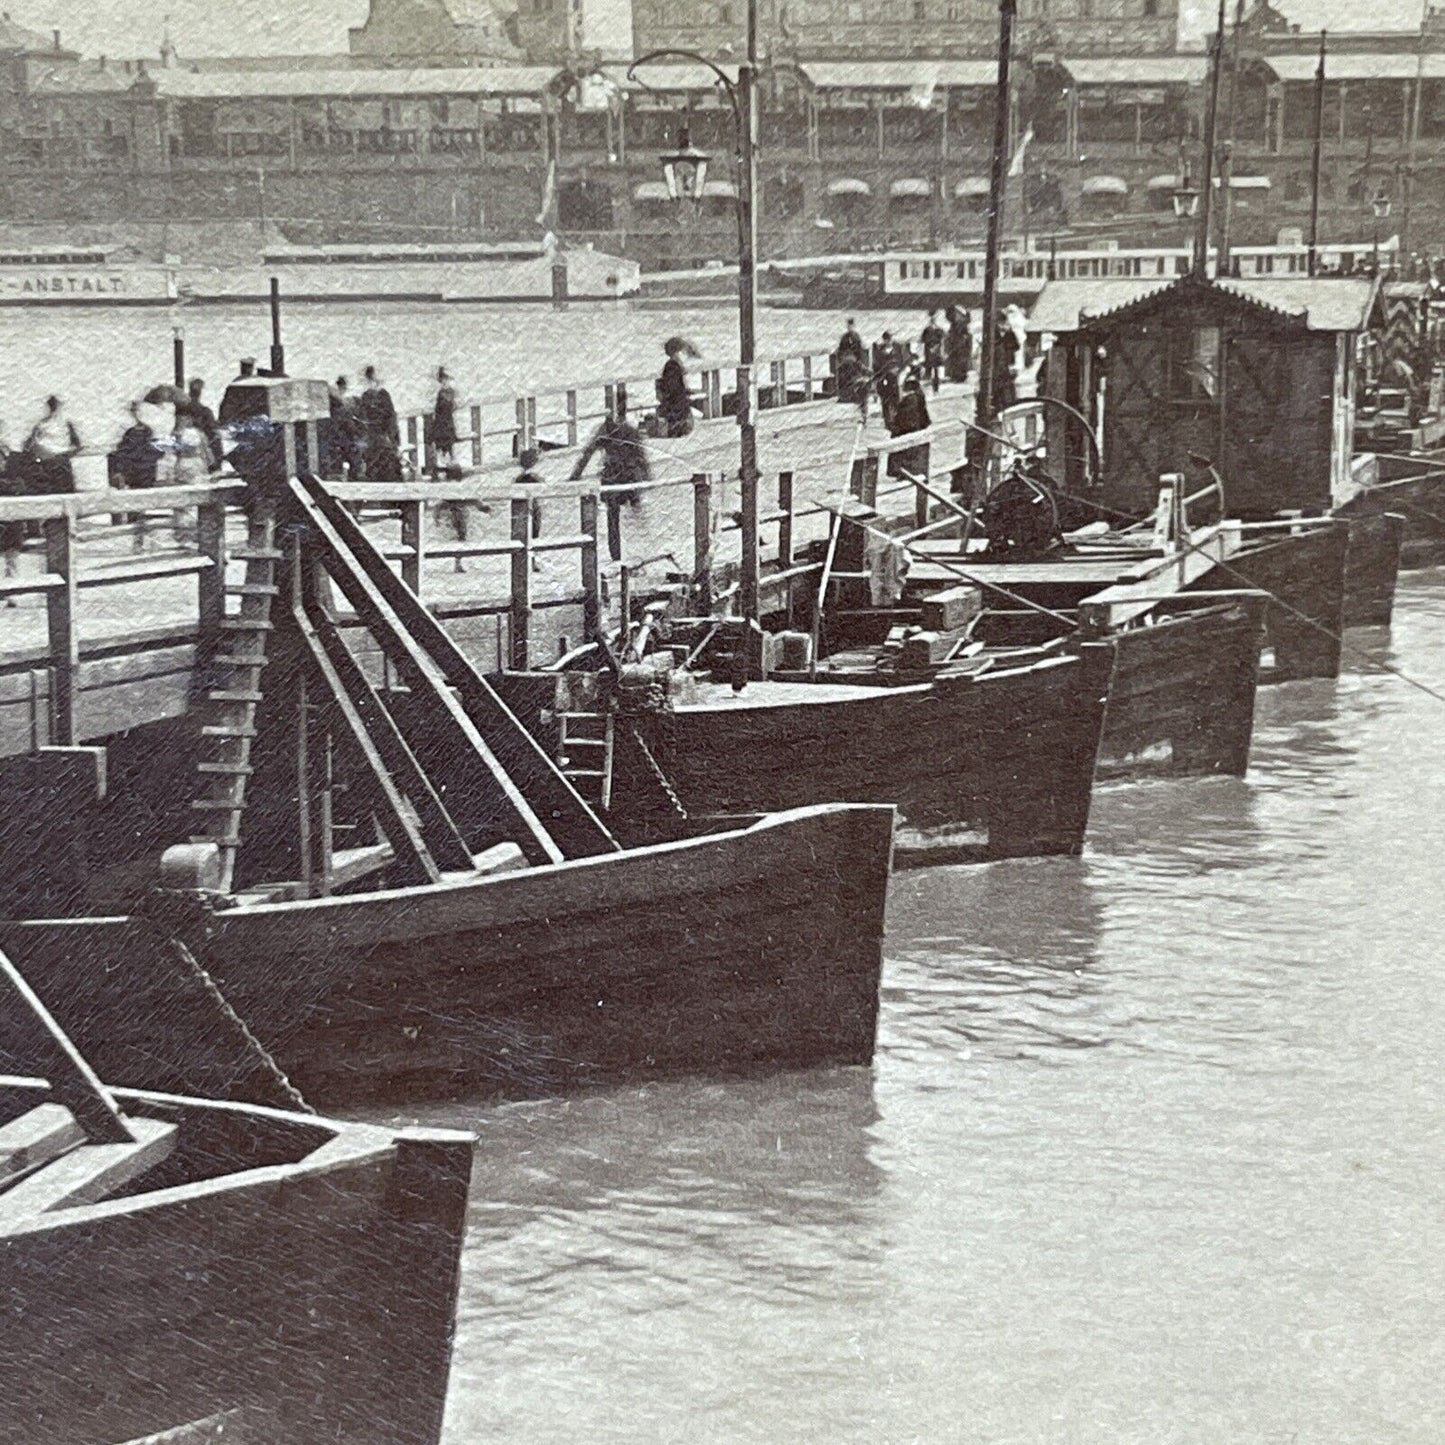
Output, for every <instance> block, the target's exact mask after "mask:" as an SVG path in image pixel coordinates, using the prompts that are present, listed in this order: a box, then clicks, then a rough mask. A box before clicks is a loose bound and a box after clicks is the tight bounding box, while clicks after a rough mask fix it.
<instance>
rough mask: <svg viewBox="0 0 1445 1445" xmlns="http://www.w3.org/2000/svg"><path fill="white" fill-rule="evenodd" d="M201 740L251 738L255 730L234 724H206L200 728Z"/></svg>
mask: <svg viewBox="0 0 1445 1445" xmlns="http://www.w3.org/2000/svg"><path fill="white" fill-rule="evenodd" d="M201 736H202V737H203V738H253V737H255V736H256V729H255V728H253V727H242V726H239V725H238V724H236V723H206V724H205V725H204V726H203V727H202V728H201Z"/></svg>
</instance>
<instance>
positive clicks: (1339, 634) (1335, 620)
mask: <svg viewBox="0 0 1445 1445" xmlns="http://www.w3.org/2000/svg"><path fill="white" fill-rule="evenodd" d="M1349 545H1350V526H1349V524H1348V523H1347V522H1344V521H1335V522H1319V521H1312V522H1310V523H1308V524H1306V525H1304V526H1302V527H1301V530H1300V531H1298V532H1291V533H1289V534H1288V535H1286V536H1275V537H1272V538H1271V540H1269V541H1266V542H1262V543H1260V544H1258V545H1256V546H1250V547H1246V548H1245V549H1244V550H1242V551H1240V552H1237V553H1235V554H1234V555H1233V556H1231V557H1230V558H1229V561H1228V562H1227V563H1223V564H1221V565H1219V566H1217V567H1212V568H1210V570H1209V571H1208V572H1206V573H1205V574H1204V575H1203V577H1201V578H1200V579H1199V581H1198V582H1197V583H1196V584H1194V587H1193V588H1191V589H1190V590H1198V591H1220V590H1237V589H1239V588H1241V587H1256V588H1258V589H1259V590H1260V591H1263V592H1267V593H1268V594H1269V599H1270V600H1269V605H1268V606H1267V607H1266V608H1265V634H1266V642H1267V646H1268V647H1269V648H1270V649H1271V651H1272V653H1273V659H1274V660H1273V664H1272V665H1271V666H1270V667H1268V668H1266V669H1265V670H1264V671H1263V673H1262V677H1261V680H1262V681H1264V682H1292V681H1296V680H1299V679H1304V678H1311V677H1338V676H1339V675H1340V658H1341V650H1342V647H1343V641H1344V629H1345V626H1346V622H1345V619H1346V616H1347V610H1346V596H1347V594H1346V568H1347V566H1348V561H1349ZM1357 557H1358V554H1357ZM1390 586H1391V591H1392V592H1393V587H1394V583H1393V579H1392V580H1391V583H1390Z"/></svg>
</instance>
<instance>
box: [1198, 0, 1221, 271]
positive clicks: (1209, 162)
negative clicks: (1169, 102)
mask: <svg viewBox="0 0 1445 1445" xmlns="http://www.w3.org/2000/svg"><path fill="white" fill-rule="evenodd" d="M1223 61H1224V0H1219V19H1218V22H1217V24H1216V25H1215V29H1214V39H1213V40H1211V41H1210V43H1209V104H1208V106H1207V107H1206V108H1205V112H1204V182H1203V185H1204V189H1203V192H1202V193H1201V195H1200V197H1199V219H1198V221H1197V222H1196V224H1195V228H1194V264H1193V267H1192V270H1193V273H1194V275H1195V276H1196V277H1197V278H1198V279H1199V280H1201V281H1203V280H1204V279H1205V277H1206V276H1208V274H1209V224H1210V218H1211V216H1212V215H1213V211H1214V147H1215V133H1216V130H1217V128H1218V125H1219V82H1220V79H1221V74H1222V72H1223V70H1224V64H1223Z"/></svg>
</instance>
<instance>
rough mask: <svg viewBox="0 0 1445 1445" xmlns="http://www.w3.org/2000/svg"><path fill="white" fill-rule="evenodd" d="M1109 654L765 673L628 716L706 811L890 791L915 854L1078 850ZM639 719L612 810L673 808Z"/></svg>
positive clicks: (927, 857)
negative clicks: (824, 676) (915, 673)
mask: <svg viewBox="0 0 1445 1445" xmlns="http://www.w3.org/2000/svg"><path fill="white" fill-rule="evenodd" d="M1110 662H1111V658H1110V655H1109V652H1108V650H1107V649H1103V648H1100V649H1092V648H1091V649H1087V650H1086V651H1085V653H1084V654H1083V655H1081V656H1077V657H1057V658H1054V659H1052V660H1050V661H1048V662H1044V663H1034V664H1032V665H1029V666H1026V667H1018V668H1013V669H1008V668H1000V669H998V670H996V671H991V672H985V673H982V674H979V675H972V676H970V675H956V676H950V675H947V674H944V675H941V676H939V677H937V678H935V679H933V680H932V681H931V682H928V683H923V684H919V685H915V686H901V687H861V688H860V687H849V688H840V689H833V688H830V687H829V686H828V685H827V684H826V683H820V684H818V685H810V684H807V683H792V684H767V683H763V684H757V683H754V684H750V685H749V687H748V689H747V690H746V691H745V692H744V694H743V695H742V697H740V698H738V699H736V700H735V701H733V702H730V703H726V704H723V705H719V706H697V707H680V708H677V709H675V710H672V711H669V712H662V713H650V714H644V715H641V716H639V717H637V718H634V719H629V720H628V721H629V722H631V723H633V724H635V726H636V735H637V736H640V737H641V738H642V740H643V741H644V742H645V743H646V745H647V750H648V752H649V753H650V754H651V756H652V758H653V759H654V760H655V761H656V763H657V764H658V767H659V768H660V769H661V771H662V772H663V773H664V774H665V775H666V776H667V778H668V779H669V781H670V783H671V785H672V788H673V790H674V791H675V793H676V795H677V797H678V798H679V799H680V800H681V801H682V803H683V806H684V807H686V808H687V810H688V811H689V812H692V813H697V814H707V813H716V814H727V813H735V812H754V811H763V810H767V809H771V808H784V807H797V806H800V805H802V804H804V803H809V802H821V801H827V800H840V801H841V800H846V801H849V802H860V803H873V802H892V803H896V804H897V807H898V811H899V815H900V822H901V827H902V830H903V831H902V833H901V834H900V848H899V861H900V862H901V863H921V862H929V861H958V860H969V861H987V860H990V859H996V858H1016V857H1026V856H1033V855H1044V854H1060V853H1062V854H1072V853H1078V852H1079V851H1080V849H1081V848H1082V847H1083V840H1084V830H1085V827H1086V825H1087V823H1088V817H1089V799H1090V791H1091V787H1092V779H1093V772H1094V764H1095V760H1096V757H1097V753H1098V748H1099V737H1100V732H1101V729H1102V727H1103V719H1104V704H1105V698H1106V695H1107V692H1108V677H1109V669H1110ZM770 689H771V690H770ZM835 693H836V694H839V695H840V700H838V701H832V700H828V699H829V698H830V697H831V696H833V695H834V694H835ZM749 695H751V696H752V698H753V699H755V705H754V703H750V702H749V700H748V699H749ZM777 697H786V698H788V699H790V700H789V701H781V702H771V701H770V700H769V699H770V698H777ZM628 731H629V729H626V728H624V729H621V732H622V733H623V742H622V745H621V746H620V747H619V749H618V762H617V765H616V774H615V781H614V788H613V812H614V814H623V815H627V814H632V815H634V816H642V817H645V816H646V815H647V814H648V813H649V812H652V813H657V812H660V811H664V810H666V809H668V808H669V807H671V806H672V805H671V803H670V800H669V799H668V798H667V796H666V795H665V794H664V793H663V792H662V790H661V789H660V787H659V783H658V781H657V778H656V775H655V770H654V769H653V768H652V767H651V765H650V763H648V761H647V759H646V758H645V757H644V756H643V754H642V751H641V749H640V748H639V747H636V746H635V745H634V746H632V747H629V746H628V745H627V734H628ZM969 839H972V840H973V841H968V840H969Z"/></svg>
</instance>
